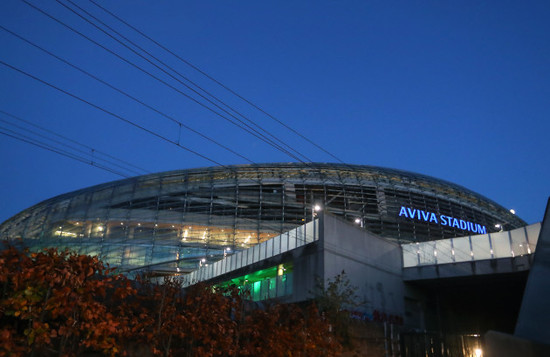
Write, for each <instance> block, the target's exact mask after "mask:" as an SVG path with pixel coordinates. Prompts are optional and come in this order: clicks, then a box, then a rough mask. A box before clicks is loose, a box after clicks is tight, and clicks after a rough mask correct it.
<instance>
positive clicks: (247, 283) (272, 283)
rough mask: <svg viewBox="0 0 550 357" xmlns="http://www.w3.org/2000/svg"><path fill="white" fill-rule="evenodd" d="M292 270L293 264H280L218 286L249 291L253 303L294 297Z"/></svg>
mask: <svg viewBox="0 0 550 357" xmlns="http://www.w3.org/2000/svg"><path fill="white" fill-rule="evenodd" d="M292 270H293V265H292V263H286V264H279V265H277V266H273V267H270V268H267V269H262V270H258V271H255V272H253V273H250V274H246V275H243V276H239V277H237V278H234V279H231V280H228V281H224V282H223V283H220V284H217V286H219V287H226V286H230V285H235V286H236V287H238V288H239V289H241V290H245V291H247V292H248V294H250V295H249V297H250V300H252V301H262V300H268V299H275V298H280V297H283V296H289V295H292V278H293V274H292Z"/></svg>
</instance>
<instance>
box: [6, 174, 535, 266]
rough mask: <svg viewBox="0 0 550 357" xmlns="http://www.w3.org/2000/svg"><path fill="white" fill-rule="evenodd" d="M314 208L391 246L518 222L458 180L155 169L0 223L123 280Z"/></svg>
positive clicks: (206, 255)
mask: <svg viewBox="0 0 550 357" xmlns="http://www.w3.org/2000/svg"><path fill="white" fill-rule="evenodd" d="M316 209H317V210H323V211H324V212H326V213H330V214H332V215H334V216H337V217H340V218H342V219H344V220H345V221H349V222H351V223H352V224H355V225H358V226H360V227H363V228H364V229H365V230H367V231H369V232H371V233H373V234H375V235H377V236H380V237H383V238H385V239H387V240H389V241H392V242H396V243H410V242H425V241H434V240H439V239H448V238H453V237H461V236H465V235H468V234H479V233H491V232H497V231H501V230H511V229H515V228H518V227H523V226H525V225H526V223H525V222H524V221H522V220H521V219H520V218H518V217H517V216H515V215H514V214H512V213H510V211H508V210H507V209H505V208H503V207H501V206H500V205H498V204H497V203H495V202H493V201H491V200H489V199H487V198H485V197H483V196H481V195H479V194H476V193H474V192H472V191H470V190H468V189H466V188H464V187H461V186H459V185H456V184H453V183H450V182H446V181H443V180H439V179H435V178H432V177H428V176H425V175H420V174H415V173H411V172H405V171H400V170H395V169H387V168H381V167H373V166H358V165H346V164H315V163H308V164H299V163H285V164H254V165H236V166H219V167H208V168H200V169H188V170H178V171H170V172H163V173H157V174H151V175H145V176H139V177H134V178H130V179H124V180H120V181H114V182H110V183H105V184H101V185H97V186H93V187H89V188H85V189H82V190H78V191H75V192H71V193H67V194H63V195H60V196H57V197H54V198H51V199H48V200H46V201H43V202H41V203H39V204H37V205H35V206H33V207H30V208H28V209H26V210H24V211H22V212H21V213H19V214H17V215H15V216H14V217H12V218H11V219H9V220H7V221H6V222H4V223H3V224H2V225H1V226H0V237H1V238H2V239H5V240H6V239H7V240H14V239H21V240H22V242H23V243H24V244H25V245H26V246H28V247H30V248H31V250H38V249H42V248H44V247H51V246H55V247H59V248H62V249H63V248H68V249H70V250H72V251H75V252H77V253H81V254H90V255H98V256H100V257H101V258H102V259H103V261H105V262H106V263H108V264H109V265H111V266H114V267H118V268H119V269H120V271H122V272H126V273H129V274H132V273H136V272H141V271H148V272H150V273H153V274H157V275H166V274H184V273H188V272H191V271H193V270H196V269H197V268H198V267H200V266H203V265H207V264H211V263H213V262H215V261H218V260H220V259H222V258H223V257H225V256H227V255H231V254H233V253H235V252H237V251H242V250H245V249H247V248H251V247H253V246H255V245H257V244H259V243H262V242H265V241H267V240H269V239H270V238H273V237H275V236H278V235H280V234H282V233H284V232H288V231H290V230H292V229H295V228H297V227H299V226H302V225H304V224H306V223H308V222H310V221H311V220H312V219H313V218H314V216H315V211H316Z"/></svg>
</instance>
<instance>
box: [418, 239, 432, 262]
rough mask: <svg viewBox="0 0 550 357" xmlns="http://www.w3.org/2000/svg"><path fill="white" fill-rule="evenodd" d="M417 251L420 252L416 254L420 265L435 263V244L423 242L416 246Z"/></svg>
mask: <svg viewBox="0 0 550 357" xmlns="http://www.w3.org/2000/svg"><path fill="white" fill-rule="evenodd" d="M417 247H418V251H419V252H420V253H419V254H418V256H419V258H420V265H426V264H435V263H436V255H435V254H434V252H435V242H424V243H420V244H418V245H417Z"/></svg>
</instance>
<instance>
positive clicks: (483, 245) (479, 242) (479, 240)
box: [472, 234, 492, 260]
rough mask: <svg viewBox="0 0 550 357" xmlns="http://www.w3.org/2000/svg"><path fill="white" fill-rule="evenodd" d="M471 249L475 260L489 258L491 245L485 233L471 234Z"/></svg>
mask: <svg viewBox="0 0 550 357" xmlns="http://www.w3.org/2000/svg"><path fill="white" fill-rule="evenodd" d="M472 251H473V253H474V259H475V260H484V259H491V258H492V256H491V247H490V245H489V236H488V235H487V234H483V235H476V236H472Z"/></svg>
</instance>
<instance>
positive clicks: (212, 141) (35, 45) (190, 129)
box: [0, 25, 254, 163]
mask: <svg viewBox="0 0 550 357" xmlns="http://www.w3.org/2000/svg"><path fill="white" fill-rule="evenodd" d="M0 29H1V30H3V31H5V32H7V33H9V34H11V35H12V36H15V37H16V38H18V39H20V40H21V41H24V42H26V43H27V44H29V45H31V46H33V47H35V48H37V49H39V50H40V51H42V52H44V53H46V54H48V55H49V56H51V57H53V58H55V59H57V60H58V61H60V62H63V63H64V64H66V65H68V66H70V67H71V68H74V69H76V70H78V71H79V72H81V73H83V74H85V75H87V76H88V77H90V78H92V79H94V80H96V81H98V82H100V83H102V84H103V85H106V86H107V87H109V88H111V89H113V90H115V91H117V92H118V93H120V94H122V95H124V96H126V97H127V98H130V99H132V100H133V101H135V102H137V103H139V104H140V105H142V106H144V107H146V108H148V109H150V110H152V111H154V112H155V113H157V114H160V115H161V116H163V117H164V118H166V119H168V120H170V121H172V122H174V123H176V124H177V125H179V126H180V128H182V127H183V128H185V129H187V130H189V131H191V132H193V133H195V134H197V135H199V136H200V137H202V138H204V139H206V140H208V141H210V142H211V143H213V144H215V145H217V146H219V147H221V148H222V149H224V150H226V151H229V152H230V153H232V154H234V155H236V156H238V157H240V158H242V159H245V160H246V161H248V162H250V163H254V162H253V161H252V160H251V159H249V158H248V157H246V156H244V155H241V154H239V153H238V152H236V151H234V150H232V149H230V148H229V147H227V146H225V145H223V144H221V143H220V142H218V141H216V140H215V139H213V138H211V137H209V136H207V135H205V134H203V133H201V132H200V131H198V130H195V129H193V128H192V127H190V126H189V125H186V124H184V123H182V122H181V121H179V120H177V119H175V118H174V117H172V116H170V115H168V114H166V113H164V112H162V111H160V110H159V109H156V108H155V107H153V106H151V105H149V104H147V103H145V102H143V101H142V100H140V99H138V98H136V97H134V96H132V95H130V94H129V93H127V92H125V91H123V90H122V89H119V88H117V87H115V86H113V85H112V84H110V83H108V82H107V81H105V80H103V79H101V78H99V77H97V76H95V75H93V74H91V73H90V72H88V71H86V70H84V69H82V68H80V67H78V66H76V65H74V64H72V63H71V62H69V61H67V60H65V59H63V58H61V57H59V56H57V55H56V54H54V53H52V52H50V51H48V50H46V49H45V48H43V47H42V46H39V45H38V44H36V43H34V42H32V41H30V40H29V39H27V38H25V37H23V36H21V35H19V34H17V33H15V32H13V31H11V30H9V29H7V28H5V27H4V26H2V25H0ZM178 142H179V139H178Z"/></svg>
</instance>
